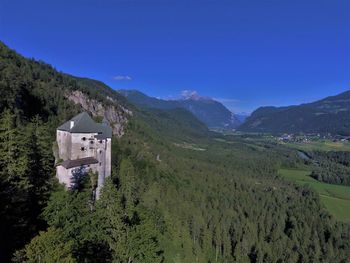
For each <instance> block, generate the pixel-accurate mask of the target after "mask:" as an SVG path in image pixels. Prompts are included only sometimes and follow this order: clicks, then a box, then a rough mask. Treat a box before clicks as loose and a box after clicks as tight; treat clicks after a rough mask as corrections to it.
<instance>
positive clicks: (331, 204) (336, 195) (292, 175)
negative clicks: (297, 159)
mask: <svg viewBox="0 0 350 263" xmlns="http://www.w3.org/2000/svg"><path fill="white" fill-rule="evenodd" d="M309 174H310V171H307V170H293V169H280V170H279V175H280V176H282V177H284V178H286V179H288V180H292V181H295V182H296V183H299V184H303V185H309V186H310V187H311V188H313V189H314V190H315V191H316V192H317V193H318V194H319V195H320V198H321V201H322V203H323V204H324V206H325V207H326V208H327V210H328V211H329V212H330V213H331V214H332V215H333V216H334V217H335V218H337V219H338V220H339V221H343V222H350V187H349V186H342V185H334V184H326V183H321V182H319V181H317V180H315V179H313V178H311V177H310V176H309Z"/></svg>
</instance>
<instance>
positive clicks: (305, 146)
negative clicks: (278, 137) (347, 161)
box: [285, 140, 350, 151]
mask: <svg viewBox="0 0 350 263" xmlns="http://www.w3.org/2000/svg"><path fill="white" fill-rule="evenodd" d="M285 145H286V146H288V147H291V148H295V149H298V150H303V151H350V142H339V141H337V142H333V141H330V140H322V141H313V142H307V143H286V144H285Z"/></svg>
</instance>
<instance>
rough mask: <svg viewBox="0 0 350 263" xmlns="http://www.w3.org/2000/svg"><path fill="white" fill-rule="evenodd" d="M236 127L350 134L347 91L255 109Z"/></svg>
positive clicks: (260, 130) (349, 107)
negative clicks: (318, 98)
mask: <svg viewBox="0 0 350 263" xmlns="http://www.w3.org/2000/svg"><path fill="white" fill-rule="evenodd" d="M239 130H241V131H249V132H269V133H285V132H286V133H298V132H303V133H332V134H342V135H350V91H347V92H344V93H341V94H339V95H336V96H332V97H328V98H325V99H323V100H320V101H316V102H313V103H307V104H302V105H299V106H290V107H280V108H276V107H262V108H259V109H257V110H256V111H255V112H253V114H252V115H251V116H250V117H249V118H248V119H247V121H246V122H245V123H244V124H243V125H241V126H240V127H239Z"/></svg>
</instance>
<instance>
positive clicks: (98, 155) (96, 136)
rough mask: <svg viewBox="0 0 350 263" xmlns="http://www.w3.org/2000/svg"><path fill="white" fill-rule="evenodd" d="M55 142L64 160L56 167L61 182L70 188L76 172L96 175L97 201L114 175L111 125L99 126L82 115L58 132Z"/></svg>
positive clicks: (85, 115) (86, 115)
mask: <svg viewBox="0 0 350 263" xmlns="http://www.w3.org/2000/svg"><path fill="white" fill-rule="evenodd" d="M56 140H57V145H58V156H59V158H60V160H61V162H60V163H59V165H57V167H56V175H57V178H58V180H59V182H60V183H63V184H65V185H66V187H67V188H70V187H72V186H73V181H72V179H73V176H74V175H75V174H76V173H77V172H79V173H82V174H86V173H88V172H89V171H92V172H96V173H97V174H98V180H97V189H96V198H97V199H98V198H99V196H100V192H101V188H102V186H103V184H104V182H105V178H106V177H108V176H110V175H111V142H112V141H111V140H112V129H111V127H110V126H109V124H108V121H107V120H105V119H104V122H103V123H96V122H95V121H94V120H93V119H92V118H91V117H90V115H89V114H88V113H86V112H82V113H80V114H78V115H77V116H75V117H73V118H72V119H71V120H69V121H67V122H66V123H64V124H62V125H61V126H59V127H58V128H57V133H56Z"/></svg>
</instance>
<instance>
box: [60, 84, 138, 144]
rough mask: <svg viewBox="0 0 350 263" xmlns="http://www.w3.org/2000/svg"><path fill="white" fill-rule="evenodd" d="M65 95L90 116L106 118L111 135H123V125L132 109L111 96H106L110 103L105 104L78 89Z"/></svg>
mask: <svg viewBox="0 0 350 263" xmlns="http://www.w3.org/2000/svg"><path fill="white" fill-rule="evenodd" d="M66 97H67V98H68V99H69V100H70V101H72V102H74V103H75V104H78V105H80V106H81V107H82V108H83V109H84V110H86V111H88V112H91V114H92V116H99V117H102V118H106V119H107V120H108V122H109V124H110V125H111V127H112V129H113V135H115V136H117V137H121V136H123V135H124V127H125V125H126V123H127V122H128V117H131V116H132V111H130V110H128V109H126V108H125V107H123V106H122V105H120V104H118V102H116V101H115V100H113V99H111V98H108V100H109V102H110V103H108V105H107V104H106V105H105V104H103V103H102V102H99V101H97V100H94V99H90V98H89V97H88V96H87V95H85V94H84V93H83V92H81V91H79V90H76V91H73V92H70V93H68V94H67V95H66Z"/></svg>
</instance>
